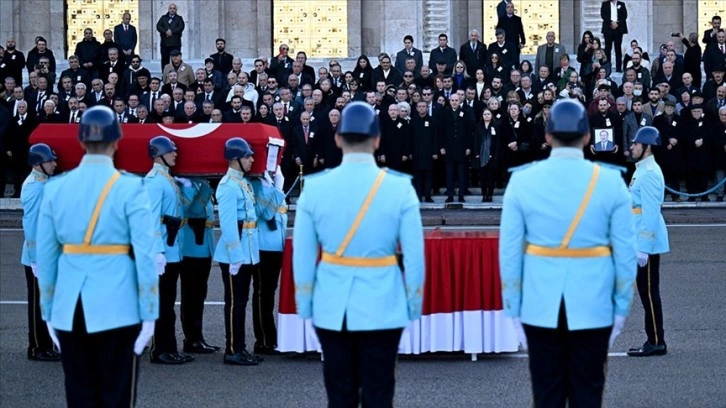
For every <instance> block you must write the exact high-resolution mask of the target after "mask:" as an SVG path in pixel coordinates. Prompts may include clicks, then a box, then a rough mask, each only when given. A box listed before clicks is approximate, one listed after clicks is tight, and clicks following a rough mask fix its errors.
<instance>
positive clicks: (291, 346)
mask: <svg viewBox="0 0 726 408" xmlns="http://www.w3.org/2000/svg"><path fill="white" fill-rule="evenodd" d="M498 245H499V236H498V234H497V233H495V232H483V231H441V230H438V229H437V230H434V231H432V232H430V233H428V234H426V237H425V254H426V255H425V256H426V282H425V286H424V302H423V313H422V317H421V318H420V319H419V320H416V321H413V322H411V323H410V324H409V326H408V327H407V328H406V329H405V330H404V332H403V335H402V336H401V343H400V344H399V347H398V351H399V353H402V354H419V353H426V352H440V351H448V352H455V351H456V352H458V351H463V352H465V353H469V354H472V358H474V356H475V355H476V354H477V353H492V352H494V353H498V352H515V351H517V346H518V344H517V336H516V334H515V332H514V328H513V326H512V321H511V319H509V318H507V317H505V316H504V311H503V310H502V296H501V285H500V280H499V255H498ZM292 251H293V248H292V240H290V239H288V240H287V242H286V244H285V251H284V254H283V265H282V275H281V278H280V293H279V305H278V320H277V323H278V335H277V337H278V338H277V346H278V350H280V351H284V352H307V351H318V352H319V351H321V347H320V343H318V338H317V336H316V334H315V329H314V327H313V325H312V321H311V320H306V319H301V318H300V317H299V316H298V315H297V314H296V307H295V285H294V283H293V275H292V274H293V271H292Z"/></svg>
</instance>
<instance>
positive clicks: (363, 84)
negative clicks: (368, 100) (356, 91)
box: [353, 55, 373, 91]
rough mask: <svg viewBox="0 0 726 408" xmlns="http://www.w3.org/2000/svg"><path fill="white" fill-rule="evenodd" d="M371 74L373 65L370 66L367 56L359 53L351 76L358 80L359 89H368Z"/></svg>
mask: <svg viewBox="0 0 726 408" xmlns="http://www.w3.org/2000/svg"><path fill="white" fill-rule="evenodd" d="M372 76H373V67H371V61H370V60H369V59H368V57H367V56H365V55H361V56H360V57H358V62H357V63H356V64H355V69H354V70H353V78H355V79H357V80H358V85H359V86H360V88H361V89H360V90H361V91H368V90H370V83H371V77H372Z"/></svg>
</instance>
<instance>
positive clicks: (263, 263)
mask: <svg viewBox="0 0 726 408" xmlns="http://www.w3.org/2000/svg"><path fill="white" fill-rule="evenodd" d="M284 183H285V179H284V177H283V176H282V170H280V167H279V166H278V168H277V171H276V172H275V174H274V179H273V178H272V177H270V173H269V172H265V173H264V176H263V177H255V178H253V179H251V184H252V189H253V190H254V192H255V207H256V209H257V215H258V223H257V230H258V232H259V239H260V264H259V267H258V268H257V269H256V270H255V274H254V275H252V323H253V327H254V331H255V339H256V342H255V354H278V353H279V352H278V351H277V350H275V349H276V348H277V328H276V327H275V315H274V310H275V291H276V290H277V281H278V280H279V279H280V271H281V270H282V250H283V249H284V247H285V236H286V230H287V204H285V194H284V193H283V192H282V186H283V185H284Z"/></svg>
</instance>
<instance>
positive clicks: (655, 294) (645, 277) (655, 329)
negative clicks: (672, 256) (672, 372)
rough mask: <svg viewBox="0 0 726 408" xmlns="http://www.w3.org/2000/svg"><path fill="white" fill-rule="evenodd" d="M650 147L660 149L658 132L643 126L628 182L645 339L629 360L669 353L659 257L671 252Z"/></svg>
mask: <svg viewBox="0 0 726 408" xmlns="http://www.w3.org/2000/svg"><path fill="white" fill-rule="evenodd" d="M653 146H656V147H657V146H660V133H659V132H658V129H656V128H654V127H651V126H645V127H642V128H640V129H639V130H638V133H636V134H635V139H633V144H632V145H631V146H630V153H631V157H633V159H634V160H635V173H633V178H632V180H630V195H631V196H632V198H633V214H634V217H635V233H636V237H637V239H636V245H635V248H636V250H637V258H638V275H637V279H636V282H637V284H638V294H639V295H640V301H641V303H642V304H643V309H644V310H645V313H644V317H645V333H646V335H647V336H648V339H647V340H646V341H645V343H643V346H642V347H640V348H632V349H630V350H629V351H628V355H629V356H634V357H647V356H660V355H664V354H666V353H667V352H668V349H667V347H666V343H665V340H664V338H663V309H662V307H661V300H660V254H664V253H667V252H668V251H670V246H669V244H668V230H667V229H666V224H665V220H664V219H663V215H661V212H660V208H661V205H662V204H663V200H664V196H665V181H664V178H663V173H662V172H661V170H660V166H658V163H656V162H655V158H654V157H653V151H652V149H653Z"/></svg>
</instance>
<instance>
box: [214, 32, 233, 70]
mask: <svg viewBox="0 0 726 408" xmlns="http://www.w3.org/2000/svg"><path fill="white" fill-rule="evenodd" d="M214 44H215V46H216V47H217V52H215V53H214V54H211V55H210V56H209V58H211V59H212V60H213V61H214V66H215V67H216V68H217V69H218V70H219V71H220V72H221V73H222V74H223V75H227V73H229V71H231V70H232V60H233V59H234V57H233V56H232V54H228V53H227V52H226V51H225V50H224V48H225V47H226V46H227V41H225V39H224V38H217V39H216V40H215V41H214Z"/></svg>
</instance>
